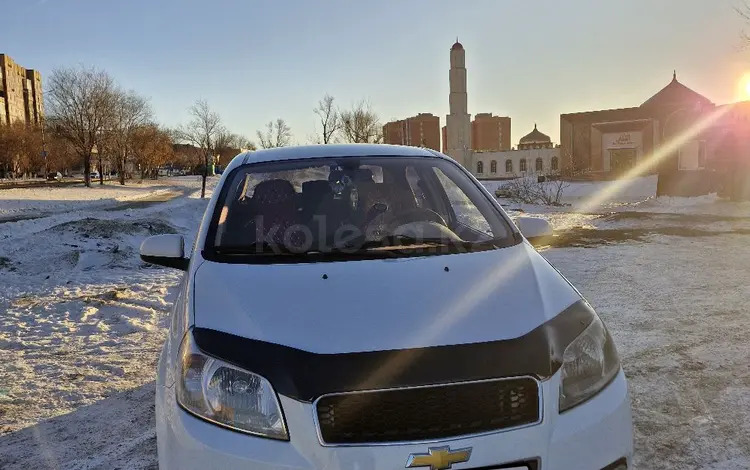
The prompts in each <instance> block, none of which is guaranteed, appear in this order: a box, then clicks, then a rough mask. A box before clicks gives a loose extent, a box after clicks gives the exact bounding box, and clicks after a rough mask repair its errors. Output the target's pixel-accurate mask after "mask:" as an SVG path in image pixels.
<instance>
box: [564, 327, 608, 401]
mask: <svg viewBox="0 0 750 470" xmlns="http://www.w3.org/2000/svg"><path fill="white" fill-rule="evenodd" d="M619 371H620V358H619V357H618V356H617V349H616V348H615V343H614V342H613V341H612V337H611V336H610V335H609V331H607V328H606V327H605V326H604V323H603V322H602V321H601V319H600V318H599V316H597V315H594V320H593V321H592V322H591V324H590V325H589V326H588V327H587V328H586V329H585V330H584V331H583V333H581V334H580V335H579V336H578V337H577V338H576V339H575V340H573V342H572V343H570V344H569V345H568V347H567V348H565V352H564V353H563V365H562V371H561V381H560V413H562V412H563V411H566V410H569V409H571V408H573V407H575V406H578V405H580V404H581V403H583V402H584V401H586V400H588V399H589V398H591V397H593V396H594V395H596V394H597V393H599V392H600V391H601V390H602V389H604V387H606V386H607V385H609V383H610V382H611V381H612V380H613V379H614V378H615V377H616V376H617V374H618V372H619Z"/></svg>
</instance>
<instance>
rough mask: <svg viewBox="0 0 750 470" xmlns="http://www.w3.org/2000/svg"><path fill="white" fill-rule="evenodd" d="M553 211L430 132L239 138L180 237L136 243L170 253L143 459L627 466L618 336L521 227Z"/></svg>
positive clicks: (202, 465)
mask: <svg viewBox="0 0 750 470" xmlns="http://www.w3.org/2000/svg"><path fill="white" fill-rule="evenodd" d="M517 227H518V228H517ZM519 229H520V231H519ZM551 232H552V231H551V228H550V226H549V224H548V223H547V222H546V221H544V220H543V219H533V218H519V219H517V220H515V223H514V221H512V220H511V219H510V218H509V217H508V215H507V214H506V213H505V212H504V211H503V210H502V208H501V207H500V205H499V204H498V203H497V201H496V200H495V198H494V197H493V196H492V194H491V193H490V192H488V191H487V190H486V189H485V188H484V187H483V186H482V185H481V184H480V183H479V182H478V181H477V180H476V179H475V178H473V177H472V176H471V175H470V174H469V173H468V172H467V171H466V170H465V169H464V168H463V167H462V166H460V165H459V164H457V163H456V162H455V161H453V160H452V159H450V158H449V157H447V156H445V155H442V154H440V153H438V152H434V151H432V150H429V149H424V148H415V147H401V146H388V145H320V146H303V147H293V148H279V149H271V150H261V151H256V152H252V153H245V154H241V155H239V156H237V157H235V158H234V160H232V162H231V163H230V164H229V166H228V167H227V168H226V171H225V172H224V174H223V175H222V176H221V179H220V181H219V183H218V185H217V187H216V189H215V191H214V193H213V196H212V197H211V199H210V201H209V203H208V207H207V209H206V212H205V215H204V217H203V221H202V224H201V227H200V230H199V232H198V235H197V239H196V242H195V245H194V247H193V249H192V250H185V246H184V240H183V238H182V237H181V236H178V235H160V236H156V237H152V238H149V239H147V240H145V241H144V242H143V244H142V246H141V257H142V259H143V260H144V261H146V262H149V263H154V264H159V265H163V266H169V267H173V268H178V269H183V270H185V271H186V274H185V277H184V281H183V284H182V287H181V289H180V292H179V295H178V297H177V300H176V302H175V306H174V310H173V313H172V318H171V326H170V330H169V334H168V338H167V341H166V344H165V346H164V349H163V351H162V354H161V357H160V360H159V364H158V374H157V392H156V434H157V446H158V457H159V467H160V468H161V469H180V470H188V469H209V468H211V469H221V470H232V469H243V470H247V469H255V470H261V469H286V470H297V469H299V470H302V469H332V470H345V469H351V470H355V469H356V470H376V469H383V470H386V469H387V470H395V469H398V468H424V469H431V470H444V469H451V468H453V469H456V470H461V469H486V470H489V469H519V470H520V469H524V470H540V469H542V470H585V469H596V470H599V469H607V470H614V469H617V470H622V469H628V468H632V454H633V434H632V422H631V412H630V399H629V395H628V387H627V383H626V379H625V375H624V374H623V372H622V369H621V367H620V361H619V358H618V355H617V350H616V348H615V345H614V344H613V341H612V337H611V336H610V334H609V332H608V331H607V329H606V327H605V326H604V324H603V323H602V321H601V320H600V319H599V317H598V316H597V314H596V313H595V312H594V310H593V309H592V307H591V306H590V305H589V304H588V303H587V301H586V300H584V298H583V297H582V296H581V294H580V293H579V292H578V291H577V290H576V289H575V288H574V287H573V286H571V285H570V283H569V282H568V281H567V280H566V279H565V278H564V277H563V276H562V275H561V274H560V273H559V272H558V271H557V270H555V269H554V268H553V267H552V266H551V265H550V264H549V263H548V262H547V261H546V260H545V259H544V258H543V257H542V256H541V255H540V254H538V253H537V252H536V251H535V250H534V248H533V247H532V246H531V244H529V242H528V241H527V239H528V238H532V237H537V236H548V235H550V234H551ZM522 233H523V235H522ZM524 235H525V237H524ZM186 251H190V254H189V256H188V255H187V254H186Z"/></svg>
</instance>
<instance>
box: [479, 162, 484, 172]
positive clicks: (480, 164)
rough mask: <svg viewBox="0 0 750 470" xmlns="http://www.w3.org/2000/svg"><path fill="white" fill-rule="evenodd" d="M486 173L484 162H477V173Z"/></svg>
mask: <svg viewBox="0 0 750 470" xmlns="http://www.w3.org/2000/svg"><path fill="white" fill-rule="evenodd" d="M482 173H484V162H477V174H479V175H481V174H482Z"/></svg>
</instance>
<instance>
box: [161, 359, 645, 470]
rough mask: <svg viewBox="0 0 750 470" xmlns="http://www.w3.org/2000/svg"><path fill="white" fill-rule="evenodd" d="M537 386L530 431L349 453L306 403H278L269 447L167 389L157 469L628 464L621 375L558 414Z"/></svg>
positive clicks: (546, 387)
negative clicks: (193, 411) (426, 458)
mask: <svg viewBox="0 0 750 470" xmlns="http://www.w3.org/2000/svg"><path fill="white" fill-rule="evenodd" d="M541 387H542V396H543V397H544V398H543V400H544V401H543V420H542V423H541V424H538V425H536V426H531V427H526V428H521V429H516V430H510V431H506V432H498V433H495V434H489V435H483V436H476V437H468V438H459V439H450V440H442V441H436V442H429V443H408V444H389V445H376V446H351V447H324V446H322V445H321V444H320V442H319V440H318V434H317V432H316V428H315V424H314V420H313V412H314V410H313V407H312V405H310V404H309V403H301V402H298V401H295V400H291V399H289V398H286V397H283V396H282V397H281V403H282V406H283V408H284V414H285V416H286V420H287V426H288V429H289V434H290V441H289V442H285V441H274V440H270V439H263V438H257V437H252V436H249V435H246V434H242V433H238V432H234V431H230V430H226V429H223V428H221V427H218V426H215V425H213V424H210V423H207V422H205V421H203V420H201V419H198V418H196V417H194V416H192V415H190V414H188V413H187V412H185V411H184V410H182V409H181V408H180V407H179V406H178V405H177V403H176V401H175V397H174V390H173V389H171V388H165V387H158V389H157V399H156V401H157V406H156V408H157V409H156V424H157V446H158V450H159V468H160V469H162V470H172V469H180V470H189V469H220V470H234V469H243V470H246V469H248V468H252V469H256V470H271V469H279V468H284V469H287V470H310V469H331V470H354V469H356V470H380V469H383V470H386V469H387V470H394V469H398V468H404V467H405V465H406V461H407V458H408V456H409V454H411V453H424V452H427V449H428V448H429V447H436V446H446V445H447V446H450V447H451V449H458V448H464V447H471V448H472V453H471V459H470V461H469V462H467V463H461V464H455V465H453V469H455V470H462V469H467V470H468V469H473V468H483V467H490V468H491V467H492V466H501V465H504V464H507V463H513V462H519V461H528V460H537V461H538V462H539V463H540V466H539V468H540V469H542V470H586V469H592V470H600V469H603V468H606V467H607V466H608V465H610V464H612V463H613V462H615V461H617V460H619V459H621V458H626V459H627V461H628V463H630V461H631V457H632V453H633V434H632V421H631V414H630V399H629V396H628V390H627V382H626V380H625V376H624V375H623V373H622V371H621V372H620V374H619V375H618V376H617V378H616V379H615V380H614V381H613V382H612V383H611V384H610V385H609V386H607V388H606V389H604V390H603V391H602V392H601V393H599V394H598V395H597V396H596V397H594V398H592V399H591V400H589V401H588V402H586V403H584V404H582V405H580V406H578V407H577V408H574V409H573V410H570V411H568V412H566V413H563V414H562V415H560V414H558V413H557V397H558V387H559V373H558V374H557V375H556V376H554V377H553V378H551V379H550V380H547V381H545V382H544V383H542V385H541ZM628 468H630V465H628Z"/></svg>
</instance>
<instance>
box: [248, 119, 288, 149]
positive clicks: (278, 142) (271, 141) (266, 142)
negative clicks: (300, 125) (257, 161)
mask: <svg viewBox="0 0 750 470" xmlns="http://www.w3.org/2000/svg"><path fill="white" fill-rule="evenodd" d="M257 135H258V141H259V142H260V147H261V148H264V149H271V148H276V147H287V146H288V145H290V144H291V143H292V129H291V128H290V127H289V125H288V124H287V123H286V121H285V120H283V119H281V118H278V119H276V121H269V123H268V124H266V131H265V132H261V131H257Z"/></svg>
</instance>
